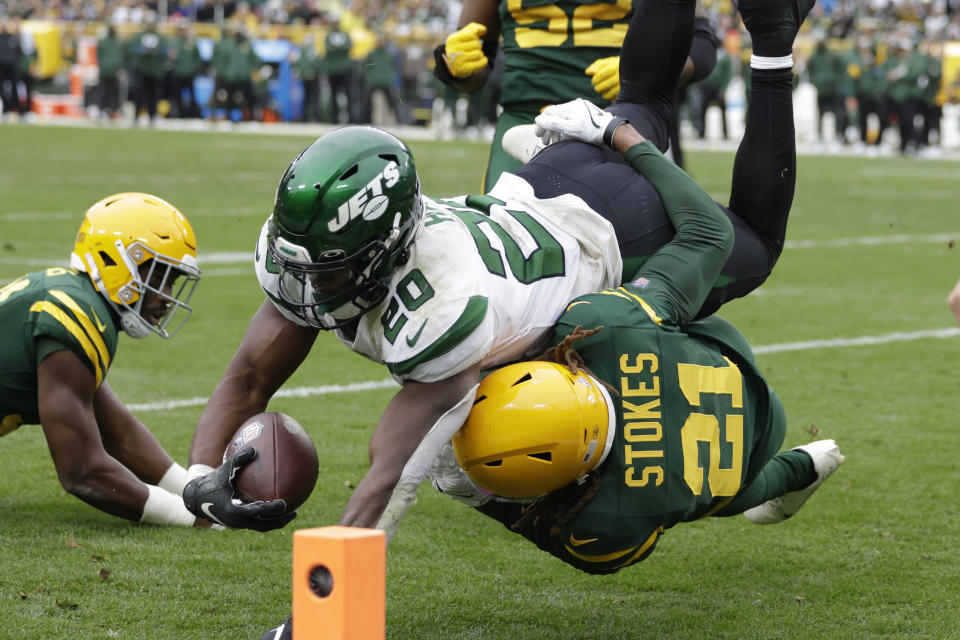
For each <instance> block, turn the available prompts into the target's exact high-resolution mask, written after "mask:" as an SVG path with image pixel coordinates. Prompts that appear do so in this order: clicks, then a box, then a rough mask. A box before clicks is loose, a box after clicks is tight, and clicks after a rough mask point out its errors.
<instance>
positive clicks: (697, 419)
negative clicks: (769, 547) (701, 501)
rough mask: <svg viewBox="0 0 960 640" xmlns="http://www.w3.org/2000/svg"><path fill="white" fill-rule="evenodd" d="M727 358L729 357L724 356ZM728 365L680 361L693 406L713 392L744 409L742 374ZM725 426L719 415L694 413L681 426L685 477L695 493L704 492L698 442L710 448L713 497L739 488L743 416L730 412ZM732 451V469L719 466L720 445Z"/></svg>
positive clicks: (709, 478) (682, 382)
mask: <svg viewBox="0 0 960 640" xmlns="http://www.w3.org/2000/svg"><path fill="white" fill-rule="evenodd" d="M725 359H726V358H725ZM726 360H727V366H725V367H710V366H703V365H695V364H678V365H677V372H678V374H679V377H680V390H681V391H682V392H683V395H684V397H686V399H687V402H689V403H690V406H691V407H699V406H700V394H702V393H712V394H721V395H728V396H730V401H731V405H732V407H733V408H734V409H742V408H743V375H742V374H741V373H740V370H739V369H737V367H736V366H735V365H734V364H733V363H732V362H731V361H730V360H729V359H726ZM723 420H724V424H723V429H722V430H721V429H720V422H719V420H718V419H717V416H713V415H707V414H704V413H695V412H694V413H691V414H690V415H689V417H687V421H686V422H685V423H684V424H683V427H682V428H681V429H680V441H681V443H682V445H683V479H684V480H685V481H686V483H687V486H689V487H690V490H691V491H693V494H694V495H700V494H701V492H702V491H703V476H704V473H703V471H704V469H703V466H702V465H701V462H700V456H699V452H698V446H697V443H698V442H706V443H707V444H708V445H709V447H710V468H709V469H707V473H706V476H707V482H708V485H709V487H710V494H711V495H712V496H713V497H721V496H733V495H736V493H737V491H739V490H740V480H741V475H742V469H743V416H742V415H735V414H731V415H727V416H725V417H724V418H723ZM721 445H723V446H724V447H728V448H729V449H731V450H732V452H733V457H732V460H731V463H730V468H729V469H721V468H720V447H721Z"/></svg>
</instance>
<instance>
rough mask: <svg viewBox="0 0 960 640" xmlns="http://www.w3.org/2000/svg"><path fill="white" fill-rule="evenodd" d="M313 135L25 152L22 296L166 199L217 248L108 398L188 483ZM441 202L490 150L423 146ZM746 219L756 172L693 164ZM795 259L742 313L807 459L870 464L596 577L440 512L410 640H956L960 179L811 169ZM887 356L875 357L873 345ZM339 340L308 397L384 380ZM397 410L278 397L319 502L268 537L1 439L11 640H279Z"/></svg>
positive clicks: (737, 313)
mask: <svg viewBox="0 0 960 640" xmlns="http://www.w3.org/2000/svg"><path fill="white" fill-rule="evenodd" d="M310 141H311V139H310V138H306V137H293V136H279V135H277V136H271V135H247V134H227V133H222V134H215V133H174V132H159V131H142V130H112V129H111V130H96V129H72V128H54V127H49V128H41V127H26V126H0V145H2V148H3V149H4V153H2V154H0V194H2V197H0V283H4V282H7V281H9V280H12V279H13V278H15V277H17V276H18V275H20V274H21V273H23V272H27V271H32V270H35V269H38V268H40V267H42V266H50V265H53V264H59V263H63V262H65V261H66V259H67V258H68V256H69V251H70V249H71V248H72V244H73V239H74V234H75V233H76V229H77V227H78V225H79V221H80V218H81V216H82V213H83V211H84V210H85V209H86V207H87V206H89V205H90V204H92V203H93V202H94V201H96V200H98V199H99V198H101V197H103V196H105V195H107V194H109V193H112V192H116V191H124V190H140V191H148V192H153V193H156V194H157V195H160V196H162V197H164V198H166V199H168V200H170V201H171V202H173V203H174V204H175V205H177V206H178V207H179V208H180V209H181V210H182V211H183V212H184V213H185V214H186V215H187V216H188V217H189V218H190V220H191V221H192V222H193V225H194V228H195V229H196V232H197V236H198V239H199V242H200V254H201V264H202V266H203V270H204V279H203V281H202V282H201V284H200V287H199V288H198V290H197V293H196V295H195V296H194V299H193V301H194V302H195V313H194V316H193V318H192V319H191V320H190V322H189V323H188V324H187V326H186V328H185V329H184V330H183V331H182V332H181V333H180V334H178V335H177V336H176V337H175V338H174V339H173V340H170V341H165V340H161V339H158V338H156V337H151V338H149V339H147V340H143V341H139V342H136V341H133V340H130V339H128V338H126V337H124V338H121V343H120V347H119V350H118V357H117V358H116V361H115V364H114V365H113V366H112V368H111V370H110V373H109V376H108V380H109V382H110V384H111V385H112V386H113V388H114V389H115V390H116V391H117V392H118V393H119V394H120V396H121V397H122V398H123V399H124V400H125V401H126V402H128V403H130V404H132V405H135V406H136V413H137V414H138V416H139V417H140V418H141V419H142V420H143V421H144V422H145V423H146V424H147V425H148V426H149V427H151V429H153V431H154V432H155V433H156V434H157V436H158V438H159V439H160V441H161V442H162V443H163V444H164V446H165V447H166V448H167V449H168V451H170V452H171V454H172V455H173V456H174V457H175V458H177V459H178V460H179V461H180V462H182V463H185V462H186V457H187V452H188V448H189V442H190V438H191V435H192V432H193V426H194V424H195V423H196V420H197V418H198V417H199V415H200V412H201V410H202V406H201V404H200V401H197V402H194V403H185V406H179V407H177V408H174V409H157V408H155V407H157V406H160V405H162V403H164V402H172V401H177V400H189V399H191V398H205V397H206V396H208V395H209V394H210V392H211V391H212V390H213V388H214V386H215V384H216V383H217V381H218V380H219V378H220V375H221V374H222V372H223V369H224V367H225V366H226V363H227V361H228V360H229V358H230V356H231V355H232V353H233V351H234V349H235V347H236V345H237V344H238V343H239V340H240V338H241V336H242V334H243V331H244V329H245V327H246V324H247V321H248V319H249V317H250V315H251V314H252V312H253V311H254V310H255V309H256V308H257V306H258V305H259V304H260V303H261V300H262V298H261V294H260V292H259V289H258V287H257V284H256V280H255V277H254V275H253V269H252V264H251V263H250V260H249V259H248V256H249V255H250V254H252V250H253V246H254V242H255V240H256V237H257V233H258V230H259V228H260V225H261V224H262V223H263V220H264V219H265V217H266V216H267V214H268V213H269V211H270V209H271V205H272V200H273V193H274V189H275V186H276V183H277V181H278V179H279V177H280V175H281V173H282V172H283V170H284V168H285V167H286V165H287V163H288V162H289V161H290V160H291V159H292V158H293V157H294V155H295V154H296V153H298V152H299V151H300V150H301V149H302V148H303V147H305V146H306V145H307V144H309V142H310ZM411 147H412V148H413V151H414V153H415V156H416V158H417V164H418V167H419V169H420V173H421V177H422V182H423V187H424V191H425V192H426V193H428V194H430V195H434V196H446V195H455V194H460V193H466V192H476V190H477V185H479V183H480V172H481V170H482V166H483V164H484V161H485V154H486V147H485V145H482V144H475V143H453V142H449V143H428V142H412V143H411ZM688 157H689V164H690V167H689V170H690V172H691V173H692V174H693V175H694V177H696V178H697V179H698V180H699V181H700V182H701V184H703V185H704V186H705V187H706V189H707V190H708V191H709V192H710V193H711V194H712V195H714V197H715V198H717V199H719V200H722V201H724V202H725V201H726V198H727V194H728V192H729V183H730V169H731V166H732V162H733V157H732V154H726V153H705V152H702V153H697V152H690V153H688ZM798 164H799V166H798V175H799V179H798V185H797V193H796V198H795V202H794V209H793V213H792V217H791V223H790V227H789V232H788V242H789V244H788V248H787V250H786V251H785V252H784V254H783V257H782V258H781V260H780V263H779V264H778V265H777V268H776V270H775V272H774V274H773V276H772V277H771V278H770V280H769V281H768V282H767V283H766V284H765V285H764V286H763V287H761V288H760V289H759V290H758V291H756V292H755V293H754V294H752V295H751V296H750V297H749V298H747V299H743V300H739V301H736V302H733V303H731V304H729V305H727V307H725V309H724V310H723V311H722V315H724V316H725V317H726V318H727V319H729V320H731V321H733V322H734V323H735V324H737V325H738V326H739V327H740V328H741V330H742V331H743V332H744V333H745V334H746V335H747V337H748V338H749V339H750V340H751V342H752V343H753V344H754V346H755V347H757V348H758V351H759V356H758V359H759V362H760V364H761V366H762V368H763V369H764V370H765V371H766V373H767V375H768V378H769V381H770V383H771V384H772V386H773V387H774V388H775V389H776V390H777V391H778V392H779V394H780V396H781V398H782V399H783V401H784V404H785V406H786V409H787V414H788V416H789V418H790V422H789V426H788V431H787V439H786V442H785V446H786V447H789V446H794V445H797V444H801V443H803V442H806V441H809V440H812V439H815V437H814V434H817V435H816V437H818V438H823V437H828V438H835V439H836V440H837V441H838V443H840V445H841V449H842V450H843V452H844V453H845V454H846V455H847V463H846V464H845V465H844V466H842V467H841V468H840V470H839V471H838V472H837V473H836V475H835V476H834V477H833V478H831V480H830V481H829V482H828V483H827V484H825V485H824V487H823V488H822V489H821V490H820V491H819V492H818V493H817V495H816V496H815V497H814V498H813V499H812V500H811V501H810V502H809V503H808V504H807V505H806V506H805V507H804V509H803V511H802V512H801V513H800V514H799V515H798V516H797V517H796V518H794V519H792V520H790V521H788V522H785V523H783V524H780V525H776V526H770V527H760V526H757V525H753V524H751V523H749V522H747V521H746V520H745V519H743V518H742V517H736V518H730V519H708V520H706V521H700V522H697V523H694V524H682V525H679V526H677V527H676V528H674V529H672V530H670V531H668V532H667V534H666V535H664V537H663V538H662V540H661V542H660V543H659V545H658V550H657V551H656V552H655V553H654V554H653V555H652V556H651V557H650V558H649V559H648V560H647V561H645V562H643V563H641V564H639V565H635V566H633V567H629V568H627V569H625V570H623V571H621V572H620V573H619V574H616V575H613V576H606V577H593V576H588V575H585V574H581V573H579V572H577V571H575V570H573V569H572V568H569V567H567V565H565V564H563V563H561V562H560V561H559V560H556V559H555V558H553V557H552V556H549V555H547V554H545V553H542V552H540V551H538V550H537V549H536V548H535V547H534V546H533V545H531V544H529V543H528V542H526V541H525V540H523V539H522V538H520V537H519V536H516V535H514V534H511V533H509V532H508V531H506V530H505V529H504V528H503V527H501V525H499V524H498V523H496V522H494V521H492V520H487V519H486V518H484V517H483V516H481V515H480V514H478V513H475V512H473V511H472V510H469V509H467V508H465V507H462V506H461V505H459V504H456V503H454V502H453V501H451V500H449V499H447V498H444V497H443V496H440V495H438V494H436V493H435V492H434V491H433V489H431V488H430V487H429V486H425V487H423V488H422V489H421V491H420V494H419V502H418V503H417V504H416V505H415V506H414V507H413V508H412V509H411V511H410V512H409V513H408V515H407V518H406V519H405V521H404V523H403V525H402V526H401V527H400V530H399V532H398V534H397V536H396V538H395V539H394V540H393V542H392V543H391V546H390V548H389V551H388V560H387V637H388V638H391V639H403V640H407V639H420V638H424V639H428V638H436V639H440V638H443V639H447V638H456V639H472V638H483V639H488V638H489V639H499V638H505V639H506V638H509V639H511V640H531V639H540V638H543V639H551V640H574V639H584V640H586V639H618V640H619V639H639V638H644V639H648V638H676V639H693V638H711V639H713V638H730V639H740V638H757V639H761V638H763V639H768V638H790V639H791V640H800V639H836V638H857V639H859V638H918V639H929V638H956V637H958V634H960V631H958V628H960V604H958V602H960V601H958V598H957V593H958V589H960V554H958V551H957V548H958V546H960V544H958V543H960V532H958V524H960V507H958V504H957V500H956V489H957V487H958V486H960V455H958V451H960V445H958V436H957V434H958V424H957V420H956V414H957V405H958V400H957V391H956V386H957V373H956V371H955V370H954V367H955V366H956V363H957V362H958V361H960V335H957V334H956V332H955V331H954V330H953V328H954V327H955V323H954V320H953V317H952V315H951V314H950V313H949V310H948V309H947V307H946V304H945V299H946V295H947V293H948V291H949V290H950V288H951V287H952V286H953V284H954V282H955V281H956V279H957V277H958V276H960V255H958V250H957V249H954V248H953V245H954V242H953V239H954V238H957V237H960V231H958V228H957V216H956V213H957V196H958V195H960V189H958V187H957V176H958V175H960V165H958V164H954V163H950V162H933V161H916V160H914V161H910V160H903V159H899V158H892V159H874V160H866V159H858V158H832V157H809V156H806V157H804V156H801V158H800V159H799V163H798ZM865 337H867V338H875V340H869V341H860V342H858V341H857V339H859V338H865ZM385 378H387V373H386V371H385V369H383V368H381V367H379V366H377V365H374V364H372V363H369V362H367V361H365V360H363V359H362V358H361V357H360V356H357V355H355V354H353V353H351V352H349V351H348V350H347V349H345V348H344V347H342V346H341V345H340V344H339V343H338V342H337V341H336V340H335V339H334V338H333V337H332V336H321V339H320V340H319V341H318V343H317V345H316V347H315V349H314V354H313V355H312V357H311V358H310V359H308V362H307V363H306V364H305V365H304V366H303V367H301V369H300V371H298V373H297V374H296V375H295V376H294V377H293V379H291V380H290V381H289V382H288V384H287V388H300V387H324V386H327V385H336V384H344V383H351V382H365V381H381V380H384V379H385ZM393 392H394V391H393V389H390V388H386V389H380V390H375V391H366V392H353V393H319V394H316V395H312V396H310V397H304V398H296V397H284V398H278V399H275V400H274V402H273V403H272V404H271V406H270V408H271V409H274V410H279V411H284V412H287V413H289V414H291V415H293V416H295V417H297V418H298V419H299V420H300V422H302V423H303V424H304V426H305V427H306V428H307V430H308V431H309V432H310V434H311V435H312V436H313V438H314V440H315V442H316V443H317V446H318V451H319V455H320V464H321V474H320V481H319V483H318V485H317V488H316V490H315V492H314V493H313V495H312V497H311V498H310V500H309V501H308V502H307V504H306V505H305V506H304V507H303V508H302V509H301V510H300V516H299V517H298V519H297V520H296V521H295V522H294V524H293V525H291V526H289V527H287V528H286V529H284V530H281V531H275V532H271V533H268V534H259V533H255V532H248V531H223V532H211V531H201V530H190V529H179V528H178V529H174V528H160V527H153V526H142V525H139V524H135V523H130V522H127V521H123V520H120V519H116V518H111V517H109V516H107V515H105V514H102V513H101V512H99V511H96V510H94V509H92V508H90V507H88V506H86V505H85V504H83V503H82V502H80V501H79V500H77V499H75V498H73V497H71V496H69V495H67V494H66V493H64V492H63V490H62V489H61V488H60V486H59V484H58V482H57V479H56V475H55V472H54V469H53V466H52V463H51V462H50V457H49V454H48V453H47V450H46V445H45V442H44V439H43V436H42V433H41V431H40V429H39V428H38V427H32V426H25V427H23V428H21V429H19V430H18V431H15V432H13V433H12V434H10V435H8V436H6V437H4V438H3V439H2V440H0V469H2V480H0V554H2V559H0V638H3V639H7V638H11V639H13V638H16V639H20V638H24V639H27V638H29V639H31V640H33V639H38V638H40V639H48V638H49V639H60V638H85V639H99V638H123V639H128V640H154V639H156V640H164V639H170V640H173V639H177V640H181V639H183V640H186V639H201V638H230V639H243V638H250V639H256V638H259V636H260V634H261V633H262V632H263V631H264V630H266V629H267V628H268V627H270V626H273V625H274V624H277V623H278V622H279V621H280V620H282V619H283V618H284V617H285V616H286V615H287V613H288V612H289V609H290V549H291V534H292V533H293V530H294V528H295V527H314V526H322V525H328V524H333V523H335V521H336V520H337V517H338V515H339V512H340V510H341V509H342V507H343V505H344V504H345V502H346V500H347V498H348V496H349V494H350V491H351V488H352V487H353V486H355V485H356V483H357V482H358V481H359V480H360V478H361V477H362V476H363V473H364V471H365V469H366V447H367V440H368V438H369V436H370V433H371V432H372V427H373V424H374V423H375V421H376V419H377V418H378V416H379V414H380V412H381V411H382V409H383V407H384V406H385V405H386V403H387V401H388V400H389V398H390V397H391V395H392V393H393Z"/></svg>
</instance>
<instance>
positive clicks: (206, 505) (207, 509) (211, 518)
mask: <svg viewBox="0 0 960 640" xmlns="http://www.w3.org/2000/svg"><path fill="white" fill-rule="evenodd" d="M212 506H213V503H212V502H204V503H203V504H202V505H200V511H203V513H204V515H206V516H207V520H209V521H210V522H216V523H217V524H219V525H220V526H221V527H226V526H227V525H226V524H225V523H224V522H223V521H222V520H221V519H220V518H218V517H217V516H215V515H213V514H212V513H210V507H212ZM228 528H229V527H228Z"/></svg>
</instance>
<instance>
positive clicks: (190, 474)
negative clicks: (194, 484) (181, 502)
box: [183, 464, 214, 486]
mask: <svg viewBox="0 0 960 640" xmlns="http://www.w3.org/2000/svg"><path fill="white" fill-rule="evenodd" d="M213 472H214V468H213V467H211V466H208V465H205V464H192V465H190V468H189V469H187V479H186V482H184V483H183V484H184V486H186V484H187V482H190V481H191V480H193V479H194V478H199V477H200V476H205V475H207V474H208V473H213Z"/></svg>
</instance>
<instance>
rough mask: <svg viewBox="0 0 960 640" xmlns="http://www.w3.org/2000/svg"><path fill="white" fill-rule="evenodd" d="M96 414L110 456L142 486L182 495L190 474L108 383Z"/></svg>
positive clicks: (95, 400)
mask: <svg viewBox="0 0 960 640" xmlns="http://www.w3.org/2000/svg"><path fill="white" fill-rule="evenodd" d="M93 412H94V416H95V418H96V421H97V426H98V427H99V428H100V438H101V439H102V440H103V446H104V448H105V449H106V451H107V453H109V454H110V455H111V456H113V457H114V458H116V459H117V460H118V461H119V462H120V464H122V465H123V466H125V467H126V468H127V469H129V470H130V471H132V472H133V474H134V475H135V476H137V478H139V479H140V481H141V482H145V483H146V484H155V485H158V486H160V487H163V488H164V489H166V490H167V491H170V492H172V493H176V494H177V495H180V494H182V493H183V485H185V484H186V483H187V470H186V469H184V468H183V467H181V466H180V465H179V464H177V463H176V462H174V460H173V458H171V457H170V455H169V454H168V453H167V452H166V450H165V449H164V448H163V446H162V445H161V444H160V442H159V441H157V438H156V437H155V436H154V435H153V433H152V432H151V431H150V430H149V429H147V427H146V426H144V424H143V423H142V422H140V421H139V420H138V419H137V418H136V416H134V415H133V414H132V413H130V410H129V409H127V407H126V406H124V404H123V402H121V400H120V398H118V397H117V394H116V393H114V391H113V389H111V388H110V385H108V384H107V383H106V382H104V383H102V384H101V385H100V387H99V388H98V389H97V390H96V392H95V393H94V395H93Z"/></svg>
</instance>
